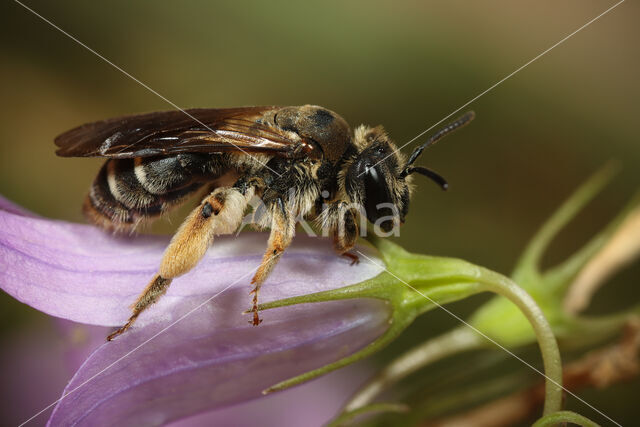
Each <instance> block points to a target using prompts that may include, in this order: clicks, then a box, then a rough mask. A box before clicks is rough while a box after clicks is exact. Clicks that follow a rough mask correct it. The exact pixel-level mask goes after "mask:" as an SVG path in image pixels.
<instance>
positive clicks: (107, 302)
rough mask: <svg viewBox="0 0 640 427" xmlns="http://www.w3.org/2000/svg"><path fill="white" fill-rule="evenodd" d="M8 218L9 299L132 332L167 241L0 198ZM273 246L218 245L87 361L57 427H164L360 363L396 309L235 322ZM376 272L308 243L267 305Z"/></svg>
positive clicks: (280, 273) (301, 243)
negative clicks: (57, 217)
mask: <svg viewBox="0 0 640 427" xmlns="http://www.w3.org/2000/svg"><path fill="white" fill-rule="evenodd" d="M0 207H1V208H2V210H0V263H1V264H0V267H1V270H0V271H1V272H0V285H1V287H2V289H4V290H5V291H7V292H8V293H10V294H11V295H13V296H15V297H16V298H18V299H20V300H21V301H23V302H25V303H27V304H29V305H31V306H33V307H34V308H37V309H39V310H42V311H45V312H47V313H49V314H53V315H56V316H59V317H64V318H67V319H71V320H75V321H80V322H84V323H91V324H98V325H106V326H109V325H120V324H122V323H123V322H124V321H126V319H127V318H128V316H129V314H130V312H129V310H130V309H129V306H130V304H131V303H132V302H133V301H134V300H135V299H136V297H137V296H138V294H139V293H140V292H141V290H142V289H143V288H144V286H146V284H147V281H148V280H149V279H150V278H151V277H152V275H153V274H154V272H155V271H156V269H157V266H158V263H159V261H160V258H161V256H162V252H163V250H164V248H165V246H166V244H167V243H168V238H166V237H158V236H139V237H135V238H122V237H114V236H110V235H107V234H105V233H103V232H102V231H100V230H98V229H96V228H94V227H90V226H85V225H79V224H70V223H66V222H62V221H51V220H46V219H43V218H38V217H34V216H31V215H29V214H28V213H25V212H24V211H21V210H20V209H19V208H17V207H15V206H14V205H12V204H10V203H8V202H6V201H1V203H0ZM265 241H266V235H265V234H255V233H246V234H242V235H240V236H238V237H236V238H233V237H226V238H220V239H217V240H216V242H215V244H214V245H213V247H212V248H211V250H210V251H209V253H208V254H207V256H206V257H205V258H204V259H203V260H202V261H201V262H200V264H199V265H198V266H197V267H196V268H195V269H194V270H193V271H191V272H190V273H188V274H185V275H184V276H182V277H180V278H178V279H176V280H175V281H174V283H173V284H172V286H171V287H170V289H169V291H168V293H167V295H166V296H165V297H163V298H162V299H161V300H160V301H159V302H158V303H157V304H155V305H154V306H152V307H151V308H149V309H148V310H147V311H145V313H143V315H142V316H141V317H140V319H139V321H138V322H137V323H136V324H135V325H134V327H133V328H132V329H130V330H129V331H128V332H127V333H125V334H123V335H122V336H120V337H118V338H117V339H116V340H115V341H114V342H109V343H105V344H103V345H102V346H100V347H99V348H98V349H97V350H96V351H95V352H94V353H93V354H92V355H91V356H90V357H89V358H88V359H87V360H86V361H85V363H84V364H83V366H82V367H81V368H80V369H79V370H78V372H77V373H76V375H75V376H74V378H73V379H72V380H71V382H70V383H69V385H68V386H67V388H66V390H65V392H64V394H63V396H65V397H64V399H62V400H61V401H60V402H59V404H58V406H57V407H56V409H55V410H54V413H53V415H52V417H51V419H50V425H68V424H74V425H75V424H86V425H114V424H118V425H121V424H124V425H140V424H143V425H149V424H153V425H157V424H162V423H166V422H169V421H172V420H176V419H179V418H182V417H185V416H188V415H192V414H196V413H199V412H202V411H206V410H210V409H214V408H221V407H225V406H228V405H231V404H234V403H238V402H242V401H246V400H249V399H252V398H256V397H259V396H261V392H262V390H264V389H265V388H267V387H269V386H271V385H273V384H275V383H277V382H279V381H281V380H284V379H287V378H290V377H292V376H295V375H298V374H300V373H303V372H306V371H308V370H312V369H315V368H318V367H320V366H323V365H325V364H328V363H331V362H334V361H336V360H338V359H340V358H342V357H345V356H347V355H349V354H352V353H354V352H356V351H357V350H359V349H361V348H362V347H364V346H366V345H368V344H369V343H371V342H373V341H374V340H375V339H376V338H378V337H379V336H380V335H381V334H383V333H384V331H385V330H386V329H387V327H388V322H389V316H390V308H389V306H388V305H386V304H385V303H384V302H382V301H380V300H374V299H359V300H344V301H333V302H328V303H319V304H304V305H300V306H294V307H283V308H278V309H274V310H269V311H268V312H265V313H264V314H263V316H262V317H263V319H264V320H265V321H264V323H263V324H262V325H261V326H260V327H258V328H255V327H252V326H250V325H249V323H248V316H243V315H242V314H241V313H242V311H243V310H245V309H246V308H248V307H249V301H250V300H249V295H248V291H249V289H250V287H249V281H250V279H251V276H252V274H253V272H254V271H255V269H256V268H257V266H258V265H259V264H260V261H261V258H262V253H263V251H264V245H265ZM360 250H363V251H366V252H367V253H368V254H369V255H368V256H373V257H375V255H374V254H373V253H372V251H371V250H368V249H366V248H360ZM379 272H380V267H376V266H375V265H373V264H371V263H361V264H359V265H356V266H351V265H350V263H349V261H348V260H346V259H341V258H339V257H337V256H335V255H334V254H333V253H332V250H331V247H330V242H328V241H327V239H319V238H308V237H304V236H300V237H297V238H296V239H295V241H294V244H293V245H292V247H291V248H290V249H289V250H288V251H287V253H286V254H285V255H284V256H283V258H282V260H281V261H280V263H279V265H278V267H277V268H276V269H275V270H274V272H273V274H272V275H271V276H270V278H269V280H268V281H267V282H266V283H265V284H264V286H263V288H262V289H263V291H262V293H261V296H262V299H263V301H265V302H267V301H270V300H276V299H281V298H287V297H291V296H297V295H303V294H307V293H312V292H318V291H324V290H329V289H335V288H338V287H342V286H345V285H348V284H354V283H358V282H362V281H364V280H367V279H370V278H372V277H374V276H376V275H377V274H378V273H379ZM76 390H77V391H76Z"/></svg>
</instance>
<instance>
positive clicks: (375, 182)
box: [364, 164, 394, 231]
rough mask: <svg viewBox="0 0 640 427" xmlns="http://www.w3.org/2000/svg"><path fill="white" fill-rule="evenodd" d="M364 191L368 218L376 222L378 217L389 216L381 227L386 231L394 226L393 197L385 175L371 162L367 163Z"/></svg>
mask: <svg viewBox="0 0 640 427" xmlns="http://www.w3.org/2000/svg"><path fill="white" fill-rule="evenodd" d="M364 193H365V196H364V208H365V211H366V213H367V219H368V220H369V221H370V222H371V223H374V224H375V222H376V221H377V220H378V219H380V218H382V217H388V218H389V219H388V220H385V221H383V222H382V223H381V224H380V227H381V228H382V229H383V230H384V231H390V230H391V229H392V228H393V220H392V219H391V218H392V217H393V215H394V213H393V212H394V211H393V209H392V205H393V198H392V196H391V193H390V192H389V188H388V186H387V182H386V180H385V178H384V175H382V174H381V173H380V171H379V170H378V168H377V167H376V166H373V165H370V164H365V174H364Z"/></svg>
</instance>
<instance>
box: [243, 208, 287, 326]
mask: <svg viewBox="0 0 640 427" xmlns="http://www.w3.org/2000/svg"><path fill="white" fill-rule="evenodd" d="M294 233H295V218H294V217H293V215H292V213H291V211H290V210H289V209H287V207H286V206H285V204H284V202H283V201H282V199H280V198H278V199H276V200H275V202H274V203H273V204H272V206H271V234H270V235H269V243H268V244H267V250H266V251H265V253H264V256H263V257H262V263H261V264H260V267H258V271H256V274H255V275H254V276H253V279H251V284H252V285H255V287H254V288H253V290H252V291H251V292H250V294H253V300H252V304H253V305H252V308H251V311H252V312H253V320H250V321H249V323H252V324H253V325H254V326H258V325H259V324H260V323H262V320H261V319H260V317H259V316H258V293H259V292H260V287H261V286H262V283H263V282H264V281H265V280H266V278H267V277H268V276H269V273H271V270H273V267H275V265H276V264H277V263H278V260H279V259H280V256H281V255H282V254H283V253H284V251H285V249H286V248H287V247H288V246H289V245H290V244H291V240H292V239H293V235H294Z"/></svg>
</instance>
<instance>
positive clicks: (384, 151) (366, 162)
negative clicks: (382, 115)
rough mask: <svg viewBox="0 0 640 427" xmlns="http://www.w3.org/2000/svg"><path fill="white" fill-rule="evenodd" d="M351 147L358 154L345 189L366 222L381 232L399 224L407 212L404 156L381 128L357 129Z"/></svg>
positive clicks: (347, 175)
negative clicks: (362, 208)
mask: <svg viewBox="0 0 640 427" xmlns="http://www.w3.org/2000/svg"><path fill="white" fill-rule="evenodd" d="M354 139H355V140H354V143H355V145H356V147H358V149H359V150H360V151H359V153H358V154H357V155H356V157H355V158H354V159H353V161H352V162H351V163H350V165H349V166H348V169H347V172H346V174H345V187H346V188H345V189H346V191H347V193H348V194H349V196H350V197H351V199H352V200H354V201H356V202H357V203H359V204H360V205H361V206H363V207H364V211H365V214H366V216H367V220H369V222H371V223H372V224H378V225H379V226H380V228H381V229H382V230H384V231H385V232H388V231H391V230H392V229H393V227H394V225H395V224H402V223H403V222H404V219H405V216H406V214H407V212H408V210H409V197H410V192H409V182H408V179H407V178H408V177H406V176H403V169H404V165H405V159H404V156H402V154H401V153H400V152H399V151H398V150H397V149H396V146H395V144H394V143H393V142H392V141H391V140H390V139H389V137H388V136H387V134H386V133H385V132H384V130H383V129H382V128H381V127H376V128H373V129H371V128H367V127H360V128H358V129H357V130H356V133H355V138H354Z"/></svg>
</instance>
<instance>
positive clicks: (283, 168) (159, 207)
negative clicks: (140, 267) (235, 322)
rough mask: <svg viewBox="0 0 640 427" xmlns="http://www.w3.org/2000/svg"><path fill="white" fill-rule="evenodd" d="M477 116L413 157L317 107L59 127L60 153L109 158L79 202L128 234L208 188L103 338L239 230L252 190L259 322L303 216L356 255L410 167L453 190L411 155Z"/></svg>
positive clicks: (390, 222) (93, 217)
mask: <svg viewBox="0 0 640 427" xmlns="http://www.w3.org/2000/svg"><path fill="white" fill-rule="evenodd" d="M473 117H474V114H473V112H469V113H466V114H465V115H463V116H462V117H460V118H459V119H457V120H456V121H454V122H452V123H450V124H449V125H447V126H446V127H444V128H443V129H441V130H440V131H439V132H437V133H436V134H435V135H434V136H432V137H431V138H430V139H429V140H428V141H427V142H425V143H424V144H423V145H421V146H419V147H418V148H416V149H415V150H414V151H413V153H412V154H411V156H410V157H409V159H408V160H407V159H405V157H404V156H403V155H402V154H401V153H400V152H399V151H398V150H397V149H396V146H395V145H394V143H393V142H392V141H391V139H390V138H389V137H388V136H387V134H386V133H385V131H384V130H383V128H382V127H380V126H378V127H375V128H370V127H367V126H364V125H363V126H360V127H358V128H356V129H355V131H354V132H353V133H352V132H351V130H350V128H349V125H348V124H347V122H346V121H345V120H344V119H343V118H342V117H340V116H339V115H337V114H336V113H334V112H332V111H329V110H327V109H325V108H322V107H318V106H312V105H305V106H302V107H275V106H267V107H243V108H229V109H192V110H186V111H167V112H156V113H149V114H142V115H135V116H128V117H120V118H115V119H110V120H105V121H100V122H95V123H89V124H85V125H83V126H80V127H77V128H75V129H72V130H70V131H68V132H66V133H64V134H62V135H60V136H58V137H57V138H56V140H55V142H56V145H57V146H58V147H60V148H59V149H58V151H57V154H58V155H59V156H64V157H73V156H75V157H106V158H107V159H108V160H107V161H106V162H105V164H104V165H103V167H102V169H101V170H100V172H99V173H98V176H97V178H96V179H95V181H94V182H93V185H92V186H91V189H90V191H89V194H88V196H87V198H86V199H85V202H84V206H83V211H84V214H85V215H86V217H87V218H88V220H89V221H90V222H92V223H94V224H96V225H98V226H100V227H102V228H104V229H107V230H112V231H116V232H123V231H124V232H126V231H128V232H132V231H133V230H135V228H136V227H137V226H138V225H139V224H141V223H143V222H149V221H151V220H153V219H156V218H157V217H159V216H160V215H161V214H163V213H165V212H167V211H169V210H171V209H172V208H174V207H176V206H178V205H180V204H181V203H183V202H184V201H185V200H186V199H187V198H188V197H189V196H192V195H195V194H196V193H199V192H201V191H204V192H205V193H204V194H205V196H204V197H203V198H202V200H201V201H200V204H199V205H198V207H197V208H195V209H194V210H193V211H192V212H191V213H190V214H189V216H188V217H187V218H186V219H185V221H184V222H183V223H182V225H181V226H180V228H179V229H178V231H177V233H176V234H175V235H174V236H173V238H172V240H171V243H170V244H169V246H168V247H167V249H166V251H165V253H164V256H163V258H162V261H161V263H160V268H159V270H158V273H157V274H156V275H155V276H154V277H153V279H151V282H150V283H149V285H148V286H147V287H146V289H145V290H144V291H143V292H142V294H141V295H140V297H139V298H138V300H137V301H136V302H135V303H134V305H133V306H132V308H133V314H132V316H131V317H130V318H129V321H128V322H127V323H126V324H125V325H124V326H122V327H121V328H120V329H118V330H117V331H115V332H114V333H113V334H111V335H109V337H108V338H107V339H108V340H111V339H113V338H114V337H115V336H117V335H119V334H121V333H123V332H124V331H125V330H127V328H129V326H131V324H133V322H134V321H135V320H136V319H137V317H138V316H139V315H140V313H142V311H144V309H146V308H147V307H148V306H149V305H151V304H153V303H154V302H156V301H157V300H158V299H159V298H160V297H161V296H162V295H163V294H164V293H165V292H166V291H167V288H168V287H169V285H170V284H171V281H172V280H173V279H174V278H175V277H178V276H180V275H182V274H185V273H186V272H188V271H189V270H191V269H192V268H193V267H194V266H195V265H196V264H197V263H198V261H199V260H200V259H201V258H202V257H203V256H204V254H205V252H206V250H207V248H208V247H209V246H210V245H211V244H212V242H213V238H214V236H215V235H220V234H229V233H232V232H234V231H235V230H236V229H238V227H239V226H240V224H241V222H242V219H243V217H244V213H245V211H246V210H247V209H248V205H249V202H250V200H251V199H252V198H253V197H254V196H257V197H259V198H260V199H261V200H262V203H263V207H264V209H263V210H264V212H263V214H262V215H261V219H260V220H259V221H258V223H257V224H256V226H257V228H258V229H264V228H270V229H271V231H270V235H269V241H268V244H267V250H266V251H265V253H264V257H263V259H262V263H261V264H260V266H259V267H258V269H257V271H256V273H255V275H254V276H253V279H252V280H251V283H252V285H253V290H252V291H251V293H252V294H253V299H252V312H253V319H252V323H253V325H259V324H260V323H261V319H260V318H259V316H258V293H259V291H260V286H261V285H262V283H263V282H264V281H265V279H266V278H267V276H268V275H269V273H270V272H271V270H272V269H273V268H274V266H275V265H276V263H277V262H278V259H279V258H280V257H281V256H282V253H283V252H284V251H285V249H286V248H287V246H289V244H290V243H291V241H292V239H293V236H294V232H295V227H296V222H297V220H298V219H300V218H304V219H311V220H314V221H316V223H317V224H318V226H320V227H322V229H323V230H327V231H328V234H329V235H330V236H331V237H332V238H333V242H334V248H335V250H336V251H337V253H338V254H340V255H343V256H346V257H348V258H349V259H351V260H352V262H357V256H355V255H353V254H351V253H350V252H349V250H350V249H352V248H353V246H354V245H355V242H356V240H357V238H358V234H359V229H360V227H361V226H359V223H358V220H359V219H361V218H366V220H368V221H369V222H371V223H373V224H375V225H376V226H378V227H379V228H380V229H382V230H384V231H387V232H388V231H390V230H392V229H393V228H394V227H395V226H397V225H399V224H402V223H403V222H404V220H405V217H406V215H407V212H408V210H409V200H410V194H411V192H410V189H411V187H410V183H411V180H410V178H411V176H410V175H411V174H413V173H419V174H422V175H425V176H427V177H428V178H431V179H432V180H433V181H435V182H436V183H437V184H439V185H440V186H441V187H442V188H443V189H446V188H447V183H446V181H445V180H444V179H443V178H442V177H441V176H440V175H438V174H437V173H435V172H433V171H431V170H429V169H427V168H424V167H420V166H413V163H414V162H415V161H416V159H417V158H418V157H419V156H420V154H421V153H422V151H423V150H424V149H425V148H426V147H427V146H429V145H431V144H433V143H435V142H436V141H438V140H439V139H440V138H442V137H443V136H445V135H446V134H448V133H450V132H451V131H453V130H455V129H457V128H459V127H461V126H463V125H465V124H467V123H468V122H469V121H471V120H472V119H473ZM365 224H366V222H365Z"/></svg>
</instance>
